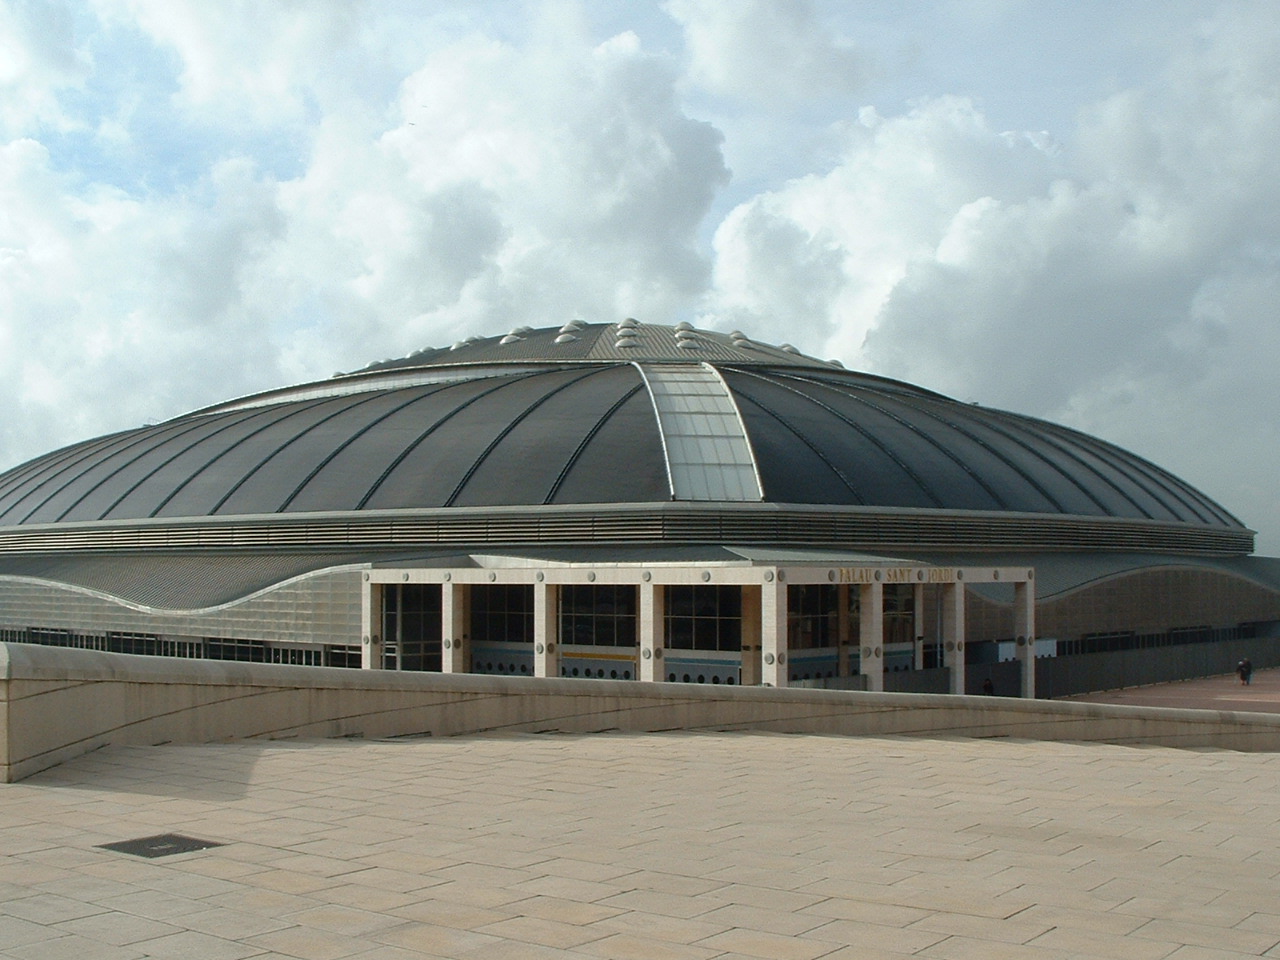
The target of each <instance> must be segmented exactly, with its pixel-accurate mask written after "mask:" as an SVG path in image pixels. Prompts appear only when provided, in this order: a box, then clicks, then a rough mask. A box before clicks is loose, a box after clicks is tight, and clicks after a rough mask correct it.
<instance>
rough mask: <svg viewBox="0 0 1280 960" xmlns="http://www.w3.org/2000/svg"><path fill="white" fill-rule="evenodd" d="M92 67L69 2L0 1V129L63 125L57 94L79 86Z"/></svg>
mask: <svg viewBox="0 0 1280 960" xmlns="http://www.w3.org/2000/svg"><path fill="white" fill-rule="evenodd" d="M91 68H92V58H91V57H90V55H89V53H88V51H87V49H86V48H85V46H84V44H83V42H82V41H81V39H80V38H79V37H77V36H76V29H75V18H74V15H73V13H72V7H71V5H70V4H68V3H49V4H41V5H37V4H18V5H12V6H11V5H7V4H0V133H3V132H7V135H8V137H15V136H22V135H23V134H24V133H26V132H28V131H30V130H31V129H33V128H35V127H38V126H41V125H43V126H45V127H47V128H50V129H54V130H61V129H65V128H66V127H67V126H68V125H70V123H71V121H70V119H69V118H68V117H66V116H65V115H64V114H63V111H62V109H61V107H60V105H59V94H60V93H61V92H62V91H64V90H68V89H75V88H77V87H79V86H81V85H82V84H83V83H84V82H85V80H86V78H87V77H88V75H89V72H90V70H91Z"/></svg>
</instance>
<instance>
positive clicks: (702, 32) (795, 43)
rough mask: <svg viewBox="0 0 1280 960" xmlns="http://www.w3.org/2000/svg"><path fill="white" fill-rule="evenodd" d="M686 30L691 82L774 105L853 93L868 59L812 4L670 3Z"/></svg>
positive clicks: (790, 0)
mask: <svg viewBox="0 0 1280 960" xmlns="http://www.w3.org/2000/svg"><path fill="white" fill-rule="evenodd" d="M665 8H666V10H667V12H668V13H669V14H671V16H672V17H674V18H675V19H676V20H677V21H679V22H680V23H681V24H682V25H683V27H684V30H685V42H686V46H687V48H688V52H689V60H690V66H689V73H690V77H691V79H692V80H693V81H694V82H696V83H699V84H700V85H702V86H703V87H705V88H706V89H708V90H709V91H711V92H713V93H715V94H718V95H721V96H727V97H731V98H736V99H742V100H747V101H751V102H755V103H762V104H767V105H773V106H780V105H783V104H795V103H797V102H800V101H811V100H813V99H815V98H822V97H839V96H843V95H846V94H849V93H852V92H854V91H855V90H857V89H858V88H859V87H861V86H862V84H863V83H864V82H865V81H866V79H867V76H868V74H869V73H870V64H869V62H868V57H867V55H866V54H864V53H862V52H861V51H859V50H858V49H857V48H856V47H855V46H854V45H853V43H851V42H850V41H849V40H847V39H845V38H842V37H840V36H839V35H837V34H834V33H833V32H832V26H831V24H830V23H826V22H824V21H823V20H822V19H821V18H820V17H819V16H818V14H817V12H816V11H815V9H814V7H813V4H812V3H810V2H809V0H735V2H733V3H723V2H719V0H667V3H666V4H665Z"/></svg>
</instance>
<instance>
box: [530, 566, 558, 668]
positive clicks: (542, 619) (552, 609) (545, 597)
mask: <svg viewBox="0 0 1280 960" xmlns="http://www.w3.org/2000/svg"><path fill="white" fill-rule="evenodd" d="M558 594H559V591H558V589H557V588H556V587H555V586H554V585H552V584H550V583H545V582H543V583H535V584H534V585H533V675H534V676H535V677H558V676H560V637H559V631H558V630H557V629H556V628H557V626H558V624H557V622H556V620H557V618H556V612H557V611H556V599H557V596H558Z"/></svg>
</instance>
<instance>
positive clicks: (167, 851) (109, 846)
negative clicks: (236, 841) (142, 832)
mask: <svg viewBox="0 0 1280 960" xmlns="http://www.w3.org/2000/svg"><path fill="white" fill-rule="evenodd" d="M98 846H99V847H101V848H102V849H103V850H115V851H116V852H117V853H129V854H132V855H133V856H135V857H148V858H151V859H154V858H156V857H169V856H172V855H173V854H175V853H191V852H192V851H193V850H207V849H209V848H210V847H220V846H222V844H220V843H214V842H213V841H212V840H197V839H196V838H195V837H184V836H182V834H180V833H162V834H160V835H159V836H155V837H142V838H141V839H140V840H121V841H120V842H118V843H102V844H99V845H98Z"/></svg>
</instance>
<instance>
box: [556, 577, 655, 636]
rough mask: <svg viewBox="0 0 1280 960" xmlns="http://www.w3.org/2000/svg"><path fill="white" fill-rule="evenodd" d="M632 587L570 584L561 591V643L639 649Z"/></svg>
mask: <svg viewBox="0 0 1280 960" xmlns="http://www.w3.org/2000/svg"><path fill="white" fill-rule="evenodd" d="M637 603H638V600H637V593H636V588H635V587H633V586H621V585H618V586H594V585H587V584H567V585H565V586H563V587H561V588H560V642H561V643H567V644H578V645H582V646H596V647H634V646H635V645H636V607H637Z"/></svg>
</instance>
